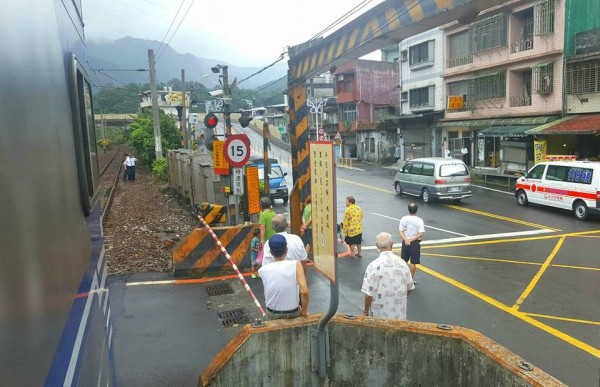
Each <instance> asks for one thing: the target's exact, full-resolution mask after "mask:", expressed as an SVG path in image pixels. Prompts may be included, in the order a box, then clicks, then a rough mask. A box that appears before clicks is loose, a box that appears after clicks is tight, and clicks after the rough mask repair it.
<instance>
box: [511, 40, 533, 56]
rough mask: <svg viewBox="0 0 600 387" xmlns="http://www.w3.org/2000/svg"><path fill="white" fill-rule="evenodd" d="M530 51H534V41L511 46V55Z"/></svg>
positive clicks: (523, 41)
mask: <svg viewBox="0 0 600 387" xmlns="http://www.w3.org/2000/svg"><path fill="white" fill-rule="evenodd" d="M529 50H533V40H521V41H518V42H513V43H511V44H510V53H511V54H516V53H518V52H522V51H529Z"/></svg>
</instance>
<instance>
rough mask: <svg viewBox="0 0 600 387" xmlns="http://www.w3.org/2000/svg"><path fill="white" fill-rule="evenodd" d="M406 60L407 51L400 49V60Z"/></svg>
mask: <svg viewBox="0 0 600 387" xmlns="http://www.w3.org/2000/svg"><path fill="white" fill-rule="evenodd" d="M407 60H408V51H407V50H402V51H400V61H402V62H406V61H407Z"/></svg>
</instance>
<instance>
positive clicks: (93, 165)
mask: <svg viewBox="0 0 600 387" xmlns="http://www.w3.org/2000/svg"><path fill="white" fill-rule="evenodd" d="M71 63H72V67H71V75H72V77H73V78H72V83H71V104H72V108H73V123H74V125H73V134H74V137H75V157H76V158H77V160H76V162H77V175H78V180H79V194H80V198H81V205H82V209H83V213H84V214H85V215H86V216H88V215H89V214H90V211H91V208H92V207H93V204H94V203H95V201H96V200H97V199H98V196H97V195H96V194H97V192H98V185H99V179H100V173H99V168H98V153H97V152H98V147H97V143H96V127H95V124H94V109H93V104H92V89H91V86H90V82H89V80H88V79H89V77H88V75H87V73H86V71H85V69H84V68H83V67H82V66H81V64H80V63H79V61H78V60H77V59H76V58H75V57H74V56H72V62H71Z"/></svg>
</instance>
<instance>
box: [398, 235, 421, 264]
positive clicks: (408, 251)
mask: <svg viewBox="0 0 600 387" xmlns="http://www.w3.org/2000/svg"><path fill="white" fill-rule="evenodd" d="M400 257H402V259H404V260H405V261H406V262H407V263H408V261H409V259H410V263H412V264H413V265H418V264H420V263H421V242H420V241H412V242H410V246H407V245H406V243H404V242H402V250H401V252H400Z"/></svg>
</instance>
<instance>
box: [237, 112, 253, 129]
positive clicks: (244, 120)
mask: <svg viewBox="0 0 600 387" xmlns="http://www.w3.org/2000/svg"><path fill="white" fill-rule="evenodd" d="M250 121H252V117H251V116H249V115H247V114H246V113H242V115H241V116H240V125H242V128H247V127H248V125H250Z"/></svg>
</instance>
